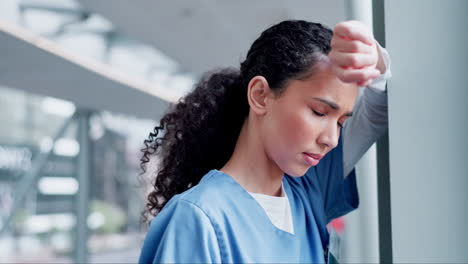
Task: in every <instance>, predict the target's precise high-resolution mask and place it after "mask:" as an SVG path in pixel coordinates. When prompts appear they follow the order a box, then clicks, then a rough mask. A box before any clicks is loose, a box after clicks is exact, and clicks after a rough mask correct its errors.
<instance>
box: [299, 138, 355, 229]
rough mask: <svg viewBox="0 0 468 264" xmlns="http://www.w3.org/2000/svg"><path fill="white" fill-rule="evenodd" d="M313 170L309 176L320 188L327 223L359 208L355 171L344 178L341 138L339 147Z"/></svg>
mask: <svg viewBox="0 0 468 264" xmlns="http://www.w3.org/2000/svg"><path fill="white" fill-rule="evenodd" d="M311 170H312V171H310V172H308V173H307V175H308V177H311V179H310V180H311V181H316V184H318V186H319V187H318V188H319V190H320V193H321V196H322V199H323V206H324V213H325V218H326V223H329V222H330V221H332V220H333V219H335V218H338V217H340V216H343V215H345V214H347V213H349V212H351V211H352V210H354V209H356V208H357V207H358V205H359V195H358V191H357V184H356V173H355V170H354V169H353V170H352V171H351V172H350V173H349V175H348V176H347V177H345V178H343V144H342V138H341V137H340V139H339V143H338V146H337V147H336V148H334V149H333V150H331V151H330V152H329V153H328V154H327V155H325V157H323V158H322V160H321V161H320V163H319V164H318V165H317V166H315V167H313V168H311ZM314 176H315V177H314Z"/></svg>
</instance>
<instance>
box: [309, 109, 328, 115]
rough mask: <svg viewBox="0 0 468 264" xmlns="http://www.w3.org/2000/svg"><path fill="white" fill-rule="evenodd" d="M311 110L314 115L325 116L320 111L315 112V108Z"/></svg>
mask: <svg viewBox="0 0 468 264" xmlns="http://www.w3.org/2000/svg"><path fill="white" fill-rule="evenodd" d="M312 112H314V114H316V115H318V116H325V114H322V113H320V112H317V111H315V110H312Z"/></svg>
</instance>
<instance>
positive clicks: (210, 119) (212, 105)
mask: <svg viewBox="0 0 468 264" xmlns="http://www.w3.org/2000/svg"><path fill="white" fill-rule="evenodd" d="M332 34H333V33H332V31H331V30H330V29H329V28H327V27H325V26H323V25H321V24H319V23H312V22H307V21H302V20H288V21H283V22H281V23H278V24H276V25H274V26H272V27H270V28H268V29H267V30H265V31H264V32H263V33H262V34H261V35H260V37H258V38H257V39H256V40H255V41H254V43H253V44H252V46H251V48H250V50H249V51H248V53H247V57H246V59H245V61H244V62H242V63H241V65H240V70H237V69H221V70H217V71H214V72H210V73H207V74H205V75H204V76H203V77H202V78H201V80H200V81H199V82H198V84H196V86H195V89H194V90H193V91H192V92H190V93H189V94H188V95H186V96H185V97H183V98H182V99H180V100H179V102H178V103H177V104H175V105H174V106H172V108H171V109H170V110H169V112H167V113H166V114H165V115H164V116H163V117H162V119H161V120H160V122H159V126H156V127H155V128H154V130H153V131H152V132H151V133H150V134H149V137H148V139H147V140H145V141H144V146H145V147H144V148H143V149H142V152H143V155H142V157H141V164H140V166H141V169H142V171H143V173H145V172H146V169H147V164H148V163H149V162H150V159H151V158H152V157H155V156H157V157H158V160H159V162H158V170H157V171H155V172H150V173H152V174H153V176H155V179H154V182H153V187H154V189H153V190H152V192H151V193H150V194H149V195H148V201H147V203H146V211H145V212H144V214H143V215H144V218H145V220H146V219H148V216H150V215H152V216H155V215H156V214H157V213H158V212H159V211H160V210H161V209H162V208H163V207H164V205H165V204H166V203H167V202H168V201H169V200H170V199H171V198H172V197H173V196H174V195H176V194H179V193H182V192H184V191H185V190H187V189H189V188H190V187H192V186H194V185H196V184H197V183H198V182H199V181H200V179H201V178H202V176H203V175H205V174H206V173H207V172H208V171H210V170H211V169H220V168H222V167H223V166H224V165H225V164H226V163H227V161H228V160H229V158H230V157H231V155H232V153H233V151H234V147H235V145H236V142H237V138H238V136H239V133H240V130H241V127H242V125H243V123H244V121H245V120H246V117H247V116H248V113H249V104H248V101H247V86H248V83H249V81H250V80H251V79H252V78H253V77H255V76H263V77H265V79H266V80H267V81H268V84H269V86H270V88H271V89H272V90H273V91H275V93H276V94H278V95H279V94H280V93H281V92H282V91H283V90H284V89H285V87H286V86H287V82H288V81H289V80H292V79H303V78H306V77H308V76H310V75H311V74H313V68H314V67H313V66H314V65H316V64H317V61H318V60H319V59H320V57H321V56H323V55H327V54H328V53H329V52H330V49H331V47H330V41H331V38H332Z"/></svg>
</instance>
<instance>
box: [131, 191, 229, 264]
mask: <svg viewBox="0 0 468 264" xmlns="http://www.w3.org/2000/svg"><path fill="white" fill-rule="evenodd" d="M220 262H222V261H221V254H220V247H219V244H218V239H217V236H216V233H215V230H214V228H213V225H212V223H211V221H210V219H209V218H208V216H207V215H206V214H205V213H204V212H203V211H202V210H201V209H200V208H199V207H198V206H196V205H195V204H193V203H192V202H189V201H186V200H179V201H177V202H176V204H171V206H170V207H169V208H165V209H164V210H162V211H161V212H160V214H159V215H158V216H157V217H156V218H155V219H153V221H152V222H151V226H150V229H149V231H148V234H147V237H146V239H145V243H144V245H143V249H142V252H141V256H140V260H139V263H220Z"/></svg>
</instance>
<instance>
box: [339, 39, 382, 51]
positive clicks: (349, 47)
mask: <svg viewBox="0 0 468 264" xmlns="http://www.w3.org/2000/svg"><path fill="white" fill-rule="evenodd" d="M331 47H332V49H336V50H337V51H340V52H350V53H358V52H359V53H372V52H373V50H374V48H373V46H370V45H367V44H364V43H363V42H362V41H359V40H345V39H343V38H341V37H333V38H332V40H331Z"/></svg>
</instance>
